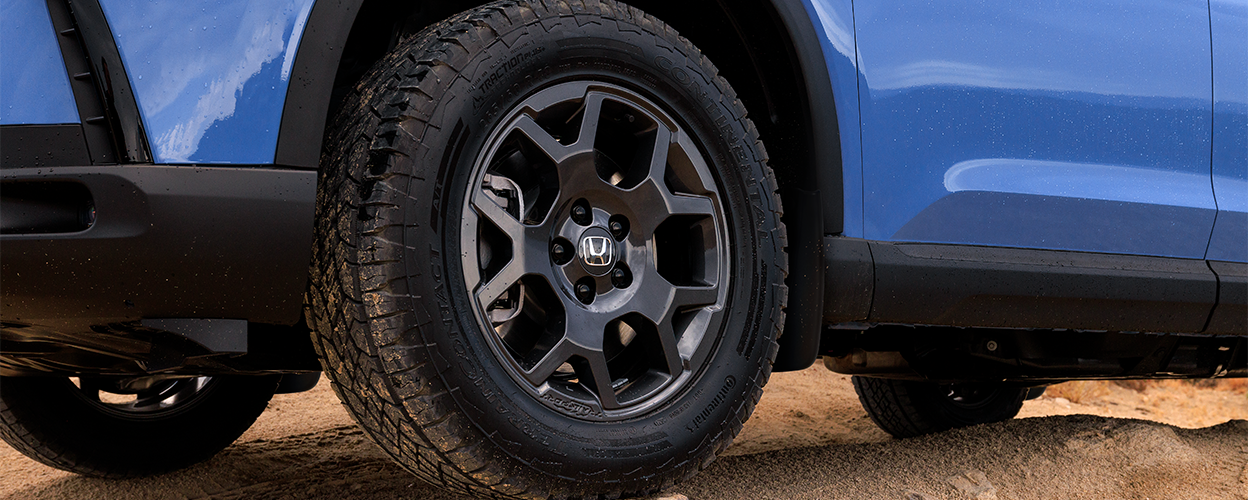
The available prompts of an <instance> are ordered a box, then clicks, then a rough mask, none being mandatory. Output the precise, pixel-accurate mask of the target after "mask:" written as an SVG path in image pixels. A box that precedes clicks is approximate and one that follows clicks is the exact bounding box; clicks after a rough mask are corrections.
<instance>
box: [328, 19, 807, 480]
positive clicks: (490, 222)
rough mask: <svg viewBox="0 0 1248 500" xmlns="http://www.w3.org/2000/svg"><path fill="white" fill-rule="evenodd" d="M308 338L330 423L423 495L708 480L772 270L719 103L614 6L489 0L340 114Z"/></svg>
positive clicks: (715, 84)
mask: <svg viewBox="0 0 1248 500" xmlns="http://www.w3.org/2000/svg"><path fill="white" fill-rule="evenodd" d="M327 144H328V146H327V150H326V156H325V157H324V158H323V159H322V162H321V164H322V166H323V168H324V169H325V170H324V171H323V172H322V175H321V178H320V183H319V186H318V196H317V202H318V203H317V230H316V241H317V247H316V249H315V251H314V256H313V270H312V286H311V291H310V296H309V303H310V304H311V308H310V310H309V323H310V324H312V325H314V326H313V329H314V344H315V346H316V348H317V351H318V354H319V355H320V357H321V360H322V363H323V366H324V368H325V373H326V374H327V376H328V377H329V378H330V380H331V381H332V383H333V387H334V389H335V391H336V392H337V393H338V395H339V397H340V398H341V399H342V401H343V402H344V404H345V405H346V407H347V409H348V410H349V412H350V413H351V415H352V416H353V417H354V418H355V419H356V421H357V422H359V423H360V425H361V426H362V427H363V428H364V429H365V430H366V431H367V433H368V434H369V435H370V436H371V437H372V438H373V439H374V440H375V441H376V442H377V443H378V444H379V445H380V446H381V447H382V449H384V450H385V451H386V452H387V453H388V454H389V455H390V456H391V457H393V458H394V459H395V460H396V461H398V462H399V463H400V464H401V465H402V466H404V467H405V468H407V469H408V470H410V471H412V472H413V473H414V474H416V475H417V476H419V477H421V478H422V479H424V480H426V481H428V482H431V483H433V484H436V485H441V486H443V487H445V488H447V489H450V490H455V491H459V492H465V493H470V494H478V495H492V496H498V495H502V496H507V497H523V498H548V497H558V498H564V497H595V498H616V497H620V496H626V495H637V494H646V493H651V492H655V491H658V490H659V489H661V488H665V487H668V486H671V485H672V484H674V483H676V482H677V481H680V480H683V479H685V478H687V477H689V476H691V475H692V474H694V473H695V472H696V471H698V470H699V469H701V468H703V467H705V466H706V465H707V464H709V463H710V462H711V460H713V459H714V458H715V456H716V454H718V453H720V452H722V451H723V450H724V449H725V448H726V447H727V446H728V444H729V443H730V442H731V440H732V438H733V437H734V436H735V435H736V434H737V432H739V431H740V429H741V426H742V424H743V423H744V422H745V420H746V419H747V418H748V417H749V415H750V413H751V412H752V411H753V408H754V405H755V403H757V401H758V398H759V397H760V396H761V394H762V387H763V385H764V384H765V383H766V381H767V378H768V377H769V375H770V372H771V363H772V361H773V360H774V358H775V355H776V350H777V344H776V342H775V340H776V337H777V335H778V333H779V328H780V327H781V325H783V323H784V317H783V307H784V303H785V297H786V292H787V290H786V288H785V286H784V278H785V275H786V274H787V259H786V256H785V250H784V247H785V235H784V227H783V225H782V224H781V222H780V215H781V209H780V202H779V199H778V196H777V194H776V182H775V177H774V175H773V174H772V172H771V170H770V168H768V167H767V165H766V154H765V152H764V150H763V147H762V144H761V143H760V142H759V141H758V138H757V132H756V130H755V129H754V126H753V124H752V123H750V121H749V120H747V119H746V118H745V111H744V109H743V107H742V105H741V103H740V102H739V101H738V100H737V99H736V97H735V94H734V93H733V91H732V89H731V88H730V87H729V86H728V84H727V83H726V82H725V81H724V80H723V79H722V78H719V77H718V76H717V74H716V70H715V68H714V66H712V65H711V63H710V62H709V61H708V60H707V59H706V58H704V57H703V56H702V55H701V54H700V53H699V52H698V51H697V49H696V48H694V47H693V46H692V45H691V44H690V43H689V42H688V41H687V40H685V39H683V38H680V37H679V36H678V35H677V34H676V33H675V32H674V31H673V30H671V29H670V28H669V27H667V26H665V25H663V24H662V23H661V22H659V21H658V20H656V19H654V18H653V17H649V16H646V15H644V14H643V13H642V12H640V11H638V10H636V9H634V8H631V7H628V6H626V5H623V4H620V3H616V2H610V1H605V2H594V1H589V2H585V5H584V6H581V5H580V4H579V3H577V4H573V5H569V4H566V3H555V2H551V3H545V2H499V3H494V4H490V5H488V6H485V7H482V8H478V9H475V10H472V11H468V12H465V13H463V14H460V15H457V16H455V17H453V18H451V19H449V20H446V21H443V22H442V23H439V24H437V25H435V26H433V27H431V28H429V29H427V30H426V31H424V32H423V33H421V34H419V35H416V36H415V37H413V38H411V39H409V40H407V41H405V42H404V43H402V44H401V45H400V46H399V47H398V48H396V49H395V51H394V52H393V53H391V54H390V55H389V56H387V57H386V58H385V59H383V60H382V61H381V62H379V63H378V65H377V66H376V67H375V68H374V69H373V71H372V72H371V73H370V75H369V76H367V77H365V79H364V81H363V82H361V84H360V85H359V86H358V87H357V89H356V91H355V92H353V94H352V95H350V96H349V97H348V98H347V101H346V103H345V105H344V108H343V110H342V111H341V113H340V114H339V116H338V117H337V119H336V120H335V121H334V123H333V125H332V126H331V130H330V132H329V136H328V138H327Z"/></svg>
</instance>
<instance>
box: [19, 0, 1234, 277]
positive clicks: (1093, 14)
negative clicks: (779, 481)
mask: <svg viewBox="0 0 1248 500" xmlns="http://www.w3.org/2000/svg"><path fill="white" fill-rule="evenodd" d="M313 3H314V1H313V0H292V1H263V2H249V1H243V0H234V1H224V0H222V1H214V2H204V3H200V4H198V5H196V6H194V7H188V6H185V5H181V4H176V3H163V4H162V3H152V2H142V1H137V0H102V1H101V2H100V6H101V7H102V8H103V11H104V14H105V16H106V17H107V20H108V25H109V28H110V29H111V31H112V33H113V36H114V39H115V42H116V44H117V48H118V50H119V52H120V55H121V60H122V61H123V62H124V64H125V70H126V74H127V75H128V77H129V83H130V85H131V87H132V88H133V89H134V95H135V100H136V101H137V104H138V106H139V109H140V110H141V115H142V122H143V127H144V130H145V131H146V140H147V143H148V144H150V147H151V153H152V157H153V160H154V162H155V163H158V164H167V165H178V164H197V165H203V164H235V165H269V164H273V163H274V157H275V152H276V148H277V139H278V130H279V126H280V124H281V120H282V111H283V108H284V106H285V105H286V98H287V94H288V92H287V90H288V86H289V85H291V69H292V66H293V63H294V61H295V59H296V58H297V57H298V56H299V54H298V47H299V41H300V38H301V36H302V35H303V30H304V29H305V27H306V24H307V21H308V17H309V15H310V14H311V10H312V6H313ZM803 6H804V7H805V9H806V11H807V12H808V14H809V16H810V22H811V23H812V25H813V26H814V27H815V31H816V32H817V33H818V35H819V41H820V45H821V49H822V52H823V56H824V59H825V61H826V63H827V70H828V73H829V75H830V76H831V80H832V91H833V97H834V100H835V104H836V107H835V113H836V119H837V121H838V123H840V124H841V126H840V127H839V142H840V151H841V158H840V162H841V171H842V176H843V183H844V199H843V204H844V206H843V211H842V213H843V217H844V233H843V234H844V235H845V236H849V237H860V238H866V239H870V240H880V241H921V242H934V243H956V244H972V245H985V246H1000V247H1018V248H1038V249H1054V250H1074V251H1086V252H1102V253H1119V254H1132V255H1154V256H1166V257H1180V258H1189V259H1204V258H1209V259H1213V260H1225V261H1235V262H1248V181H1246V179H1248V159H1246V154H1248V153H1245V151H1248V139H1246V138H1248V125H1246V123H1248V118H1246V116H1248V97H1246V94H1248V83H1246V78H1248V76H1246V73H1248V71H1246V70H1245V67H1246V66H1248V62H1246V60H1248V54H1246V51H1244V50H1242V49H1243V47H1244V45H1245V42H1246V41H1248V14H1246V13H1245V11H1246V10H1248V6H1246V5H1245V3H1244V2H1233V1H1215V2H1211V3H1210V2H1204V1H1199V0H1189V1H1183V2H1160V1H1153V2H1135V3H1132V4H1130V5H1125V4H1119V3H1116V2H1108V1H1098V2H1067V3H1064V4H1061V5H1058V6H1053V5H1049V4H1047V3H1045V4H1044V5H1041V4H1040V3H1036V2H1011V3H1008V4H1002V3H999V2H975V1H964V2H954V3H940V4H932V3H929V2H917V1H914V2H900V3H887V4H886V3H883V2H872V1H859V2H857V3H853V2H849V1H831V0H804V2H803ZM3 8H4V14H5V18H6V23H8V24H9V25H10V26H13V25H16V29H8V30H5V32H4V35H3V36H4V37H5V39H4V44H5V47H6V61H5V64H4V66H3V72H2V73H0V78H2V79H0V88H2V89H4V90H3V92H4V93H3V94H2V96H3V99H4V101H5V105H4V109H3V110H2V113H0V124H4V125H11V124H57V123H73V122H76V121H78V116H77V113H76V110H75V108H74V106H73V97H72V95H71V94H70V92H69V84H68V78H69V76H68V75H67V74H66V73H65V71H64V68H63V65H62V64H60V61H59V58H58V54H57V51H56V50H55V49H56V42H55V36H56V35H55V33H54V32H53V30H52V26H51V23H50V22H49V21H48V13H47V10H46V5H45V2H39V1H36V0H5V3H4V6H3ZM297 83H298V82H296V84H297Z"/></svg>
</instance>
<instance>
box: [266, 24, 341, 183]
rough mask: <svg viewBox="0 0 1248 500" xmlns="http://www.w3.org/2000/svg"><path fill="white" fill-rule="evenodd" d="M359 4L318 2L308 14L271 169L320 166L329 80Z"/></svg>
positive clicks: (334, 70) (287, 94) (327, 105)
mask: <svg viewBox="0 0 1248 500" xmlns="http://www.w3.org/2000/svg"><path fill="white" fill-rule="evenodd" d="M362 4H363V2H362V1H359V0H321V1H318V2H316V5H314V6H313V7H312V12H311V13H310V14H308V22H307V24H306V25H305V28H304V30H303V36H302V38H300V39H299V52H298V53H296V54H295V64H294V67H293V68H292V70H291V73H290V84H289V87H288V88H287V89H286V104H285V105H284V106H283V108H282V125H281V128H280V129H278V133H277V151H276V154H275V156H274V162H275V163H277V164H279V165H287V166H290V167H295V168H310V169H315V168H317V165H318V164H319V163H320V161H321V141H322V140H323V138H324V135H325V122H326V120H327V119H328V114H329V101H330V95H331V94H332V92H333V87H334V76H335V75H336V74H337V71H338V62H339V60H340V59H341V58H342V51H343V48H344V47H345V46H346V44H347V37H348V35H350V34H351V26H352V24H353V23H354V22H355V15H356V13H357V12H358V11H359V10H360V5H362Z"/></svg>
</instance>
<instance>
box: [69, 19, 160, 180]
mask: <svg viewBox="0 0 1248 500" xmlns="http://www.w3.org/2000/svg"><path fill="white" fill-rule="evenodd" d="M49 5H51V4H50V3H49ZM69 9H70V13H71V14H72V15H73V17H74V20H75V21H76V23H77V29H78V32H79V35H80V36H81V37H82V44H83V46H84V47H85V48H86V52H87V58H88V59H89V60H90V61H91V72H92V73H93V74H94V79H95V83H96V89H97V91H98V92H99V95H100V96H101V97H102V101H103V104H104V112H105V114H104V120H102V122H104V123H107V124H108V126H109V129H110V130H111V132H112V138H113V140H114V144H115V148H116V150H117V152H118V155H119V157H120V158H119V161H120V162H122V163H150V162H151V161H152V153H151V149H150V148H149V147H148V144H147V134H146V133H145V132H144V130H143V118H142V115H141V114H140V113H139V105H138V103H137V102H136V101H135V99H134V92H133V91H132V90H131V89H130V77H129V76H128V75H127V74H126V69H125V65H123V64H122V62H121V53H120V52H118V51H117V44H116V43H115V42H114V41H113V32H112V30H111V29H110V28H109V27H108V21H107V20H106V19H105V18H104V11H103V10H102V9H101V8H100V3H99V1H98V0H69ZM76 95H77V93H76V92H75V96H76ZM93 119H94V117H92V116H82V120H83V121H84V123H85V122H88V121H92V120H93ZM92 123H94V122H92Z"/></svg>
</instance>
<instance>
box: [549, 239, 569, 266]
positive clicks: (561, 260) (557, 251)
mask: <svg viewBox="0 0 1248 500" xmlns="http://www.w3.org/2000/svg"><path fill="white" fill-rule="evenodd" d="M550 259H551V260H553V261H555V263H556V264H559V265H563V264H567V263H568V261H569V260H571V259H572V252H571V251H569V250H568V246H567V245H564V244H563V243H562V242H558V241H556V242H555V243H554V244H552V245H550Z"/></svg>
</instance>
